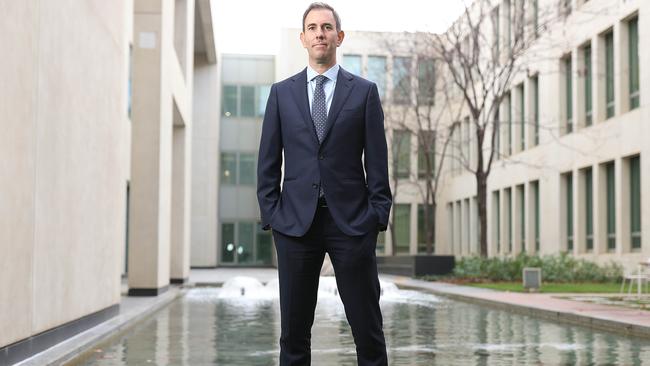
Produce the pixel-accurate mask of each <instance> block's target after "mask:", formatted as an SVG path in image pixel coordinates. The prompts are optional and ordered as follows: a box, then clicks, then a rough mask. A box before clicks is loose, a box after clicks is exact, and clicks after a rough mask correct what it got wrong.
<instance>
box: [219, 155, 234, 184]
mask: <svg viewBox="0 0 650 366" xmlns="http://www.w3.org/2000/svg"><path fill="white" fill-rule="evenodd" d="M221 184H237V153H229V152H223V153H221Z"/></svg>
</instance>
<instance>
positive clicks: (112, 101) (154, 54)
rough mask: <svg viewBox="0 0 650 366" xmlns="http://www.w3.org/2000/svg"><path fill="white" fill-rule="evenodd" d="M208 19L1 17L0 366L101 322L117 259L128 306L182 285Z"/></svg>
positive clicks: (191, 8) (149, 14)
mask: <svg viewBox="0 0 650 366" xmlns="http://www.w3.org/2000/svg"><path fill="white" fill-rule="evenodd" d="M211 7H212V5H211V2H210V0H196V1H193V0H175V1H171V0H158V1H144V0H135V1H129V0H123V1H111V2H106V1H94V0H93V1H83V2H77V1H56V2H51V1H39V0H29V1H0V17H1V18H2V22H0V31H1V35H0V40H2V44H3V45H5V46H6V49H7V50H10V52H7V53H6V54H5V55H4V57H3V58H2V60H1V61H0V83H1V84H2V85H3V86H4V87H3V88H2V92H1V93H2V97H0V116H1V117H0V123H1V125H2V127H3V130H4V132H3V133H2V137H0V141H1V142H0V151H1V156H2V157H1V158H0V167H1V168H2V171H3V174H2V175H1V176H0V192H1V193H2V197H3V198H2V204H0V225H1V228H0V250H2V252H3V253H4V254H3V255H2V256H0V283H1V284H2V289H3V291H2V294H1V295H0V329H1V331H0V364H12V363H14V362H16V361H18V360H20V359H24V358H26V357H28V356H30V355H31V354H34V353H36V352H39V351H41V350H43V349H45V348H48V347H50V346H51V345H53V344H54V343H56V342H58V341H60V340H61V339H65V338H66V337H69V336H71V335H73V334H76V333H78V332H80V331H81V330H83V329H87V328H89V327H91V326H93V325H95V324H97V323H99V322H101V321H103V320H105V319H107V318H110V317H112V316H115V315H116V314H117V312H118V311H119V303H120V299H121V274H122V273H123V272H124V270H125V267H126V266H125V263H126V261H127V260H126V258H127V254H128V270H127V275H128V286H129V292H130V293H131V294H140V295H153V294H157V293H159V292H160V291H162V290H164V289H165V288H166V287H167V286H168V285H169V283H170V281H182V280H184V279H186V278H187V277H188V271H189V240H190V196H191V195H190V191H191V152H192V138H191V137H192V122H193V119H195V118H197V117H195V116H196V115H198V116H201V117H199V118H209V117H203V113H204V109H209V107H204V106H202V104H201V103H200V102H197V103H194V100H195V99H197V98H203V97H205V98H215V99H216V91H217V89H216V86H215V87H213V88H210V87H206V86H204V85H203V83H202V82H199V83H197V85H199V86H200V87H199V89H198V90H197V91H196V92H194V93H193V91H194V87H195V86H194V85H195V84H194V83H193V79H194V77H195V76H197V77H199V78H203V77H204V75H209V74H210V73H211V70H214V69H216V64H215V62H216V57H215V54H216V50H215V46H214V36H213V28H212V11H211ZM195 53H196V65H197V66H196V67H195ZM195 70H196V71H197V72H196V74H194V71H195ZM212 73H213V71H212ZM193 94H194V95H193ZM193 108H196V109H197V111H198V112H197V113H194V111H193ZM127 217H128V220H127ZM127 221H128V222H127ZM127 238H128V240H127ZM127 242H128V244H127ZM125 248H126V249H125Z"/></svg>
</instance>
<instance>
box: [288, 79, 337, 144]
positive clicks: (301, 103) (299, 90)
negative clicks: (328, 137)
mask: <svg viewBox="0 0 650 366" xmlns="http://www.w3.org/2000/svg"><path fill="white" fill-rule="evenodd" d="M291 80H293V87H292V88H291V91H292V94H293V98H294V100H295V101H296V105H298V109H299V110H300V113H301V114H302V121H303V122H304V123H305V125H306V126H307V128H308V129H309V130H311V131H312V132H313V133H312V136H313V137H314V140H315V141H316V143H317V144H318V135H317V134H316V127H314V122H313V121H312V119H311V112H310V111H309V100H308V99H307V98H308V97H307V68H305V69H304V70H302V71H301V72H299V73H298V74H296V75H294V76H293V78H292V79H291ZM335 95H336V94H335Z"/></svg>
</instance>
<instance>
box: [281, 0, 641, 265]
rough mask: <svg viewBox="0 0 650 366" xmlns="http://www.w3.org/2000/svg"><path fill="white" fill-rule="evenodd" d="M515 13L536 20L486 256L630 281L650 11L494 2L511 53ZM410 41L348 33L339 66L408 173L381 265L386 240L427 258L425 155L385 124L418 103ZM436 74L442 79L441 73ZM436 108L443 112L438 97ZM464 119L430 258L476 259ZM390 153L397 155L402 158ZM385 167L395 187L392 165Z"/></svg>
mask: <svg viewBox="0 0 650 366" xmlns="http://www.w3.org/2000/svg"><path fill="white" fill-rule="evenodd" d="M511 6H512V7H513V8H512V9H510V7H511ZM521 6H523V9H525V10H524V11H525V12H526V13H525V15H524V16H525V17H526V19H531V22H533V21H535V19H537V20H536V21H537V23H536V24H537V25H538V27H537V28H534V29H536V32H535V31H534V30H528V31H527V32H534V33H530V34H535V33H536V35H535V37H537V38H536V40H535V41H534V42H533V43H532V47H531V48H530V49H529V50H528V51H527V52H526V53H525V54H524V56H523V58H522V60H524V61H523V62H526V70H525V71H524V72H520V73H517V74H516V75H514V80H513V82H512V90H510V93H509V97H508V98H506V100H505V101H504V103H503V105H502V107H501V108H500V111H499V112H500V113H499V116H500V118H499V120H500V123H501V126H502V128H501V131H500V133H499V136H500V138H499V146H498V147H497V149H498V151H499V159H498V161H497V162H496V163H495V166H494V168H493V171H492V172H491V175H490V177H489V180H488V215H487V216H488V225H487V226H488V246H489V255H515V254H517V253H519V252H521V251H522V250H525V251H526V252H529V253H540V254H552V253H558V252H569V253H572V254H573V255H575V256H578V257H583V258H587V259H590V260H595V261H598V262H607V261H609V260H614V261H617V262H619V263H622V264H624V265H625V267H626V268H628V269H630V270H631V269H633V268H636V263H637V262H639V261H640V260H645V259H647V258H648V257H650V240H649V238H648V235H645V234H644V232H645V233H646V234H647V230H648V228H650V217H648V214H647V213H648V212H650V197H648V195H647V194H644V192H643V187H644V185H643V184H642V182H645V181H648V179H650V176H649V175H648V174H650V173H649V172H650V161H649V159H644V158H643V156H645V155H647V154H649V153H650V151H648V146H649V145H648V144H647V143H645V144H644V141H648V138H650V135H649V133H650V129H648V128H647V127H645V126H644V121H647V120H648V119H649V118H650V110H649V109H648V103H649V102H650V100H649V97H648V93H647V92H644V91H645V90H646V89H648V88H650V73H648V72H646V71H647V70H646V69H645V68H644V67H643V65H648V64H650V53H648V52H643V45H644V42H643V39H645V38H644V37H646V36H647V35H648V34H650V22H648V21H646V20H647V18H648V17H650V3H647V2H644V1H641V0H628V1H624V2H620V1H614V0H589V1H583V0H567V1H557V0H538V1H524V0H503V1H492V2H491V3H490V5H489V7H490V9H489V14H491V15H492V16H494V14H496V19H498V21H497V23H498V24H499V28H498V29H499V30H498V31H496V30H495V29H493V28H491V29H488V30H486V34H492V35H494V34H496V35H497V38H498V39H499V40H500V42H501V44H502V45H503V44H506V43H505V42H506V40H507V39H508V37H510V36H511V35H512V34H511V33H509V32H512V29H511V28H510V27H509V24H511V23H512V22H514V21H515V20H514V17H515V8H516V7H521ZM497 8H499V10H496V9H497ZM459 21H460V20H459ZM485 23H487V24H491V22H489V21H486V22H485ZM495 31H496V33H493V32H495ZM299 32H300V30H299V29H290V30H285V31H284V33H283V36H282V37H283V43H282V47H281V48H280V53H279V55H278V56H277V62H276V74H277V75H278V80H280V79H282V78H284V77H287V76H289V75H291V74H292V73H294V72H296V70H300V69H301V68H302V67H304V66H305V64H306V57H305V56H304V50H303V49H302V48H301V46H300V44H299V43H298V42H297V41H296V34H298V33H299ZM420 36H421V35H420ZM424 36H426V35H424ZM416 37H418V35H415V34H395V33H375V32H354V31H348V32H346V38H345V40H344V42H343V45H342V46H341V47H340V48H339V53H338V60H339V62H340V63H341V64H342V65H343V67H344V68H346V69H347V70H349V71H351V72H353V73H355V74H357V75H360V76H362V77H365V78H367V79H369V80H372V81H374V82H376V83H377V84H378V87H379V89H380V92H381V93H382V100H383V105H384V109H385V111H386V113H387V119H386V121H387V123H386V135H387V141H388V142H389V150H391V151H389V157H391V158H392V157H393V156H395V154H393V152H397V151H396V150H397V149H399V152H398V154H397V155H400V156H402V155H404V157H403V158H401V159H400V162H399V164H397V165H396V166H397V169H400V170H403V172H398V173H399V174H398V176H399V180H398V183H399V184H397V186H396V187H395V186H394V187H393V190H394V193H396V194H395V202H394V203H395V206H394V207H393V211H392V215H393V216H394V217H395V226H394V230H395V231H396V232H395V233H394V235H393V234H392V233H391V230H389V231H388V232H387V235H385V237H383V238H382V237H380V243H379V244H378V250H379V252H380V253H384V254H387V255H390V254H394V253H392V252H391V245H390V244H391V241H392V238H393V237H395V239H396V240H397V242H396V251H397V253H395V254H402V253H403V254H416V253H422V252H424V246H423V245H422V243H423V241H424V240H423V239H422V238H423V233H422V232H423V230H422V227H423V219H422V218H423V215H422V206H421V203H422V202H423V198H422V197H423V196H422V194H421V192H422V189H421V186H422V182H421V180H420V179H419V172H420V170H421V167H420V166H419V165H420V164H421V161H422V160H421V155H422V154H421V152H420V151H418V143H417V140H416V136H414V135H413V134H412V133H411V134H409V133H406V134H404V133H403V132H404V131H401V130H402V127H401V126H400V125H396V124H395V123H394V122H391V121H395V118H390V116H389V114H390V113H394V112H395V111H396V110H397V111H399V108H396V104H402V105H403V104H404V103H403V101H399V103H396V98H401V97H400V95H399V91H398V87H399V86H400V85H401V83H406V85H409V86H410V88H411V89H412V92H410V93H409V95H408V98H407V103H413V102H414V100H415V98H417V97H419V96H420V93H421V90H420V89H419V88H418V87H419V84H420V80H418V79H419V76H418V75H419V73H418V71H419V70H420V67H421V65H422V61H426V60H421V59H419V57H418V56H417V52H414V48H413V45H414V44H418V42H415V41H414V40H416ZM493 38H494V37H493ZM488 40H489V38H488ZM488 40H486V42H487V41H488ZM492 41H493V40H492ZM387 45H393V47H389V46H387ZM434 58H435V57H434ZM435 71H436V72H438V73H442V72H444V71H443V70H442V68H441V66H440V64H439V63H438V64H436V66H435ZM402 96H403V95H402ZM409 98H410V99H409ZM435 98H436V99H435V101H436V105H441V104H442V103H440V99H441V97H440V96H439V95H436V96H435ZM467 113H468V112H467V111H465V112H462V113H461V114H460V115H459V120H460V121H464V123H461V124H460V125H461V126H460V129H459V130H458V131H457V133H456V134H455V135H454V137H453V139H452V141H451V145H450V146H451V149H450V153H451V154H449V155H447V158H446V160H445V162H444V164H445V165H444V166H443V167H444V170H443V176H442V183H441V186H440V190H439V192H438V196H437V201H438V207H437V209H436V214H435V222H436V225H435V226H436V231H435V252H436V253H438V254H454V255H457V256H466V255H472V254H477V253H478V251H479V250H478V235H479V226H478V210H477V202H476V180H475V178H474V175H473V174H471V173H469V172H466V171H464V170H463V169H462V168H461V166H460V164H459V163H458V162H457V160H458V159H457V157H458V155H459V153H460V151H461V149H463V155H464V156H469V157H470V161H472V162H474V163H475V160H472V159H475V157H476V152H475V140H474V137H473V136H474V134H473V133H474V130H473V129H472V128H471V127H470V124H469V120H468V118H467V117H468V114H467ZM411 118H412V117H411ZM408 123H410V122H409V121H408V119H407V121H406V124H408ZM446 123H447V124H449V123H451V120H449V119H447V121H446ZM536 131H537V132H536ZM397 141H401V142H402V143H401V144H400V146H401V147H399V148H398V147H397ZM404 142H406V144H404ZM439 145H442V144H441V143H440V144H437V145H436V146H435V147H434V149H435V151H436V159H435V160H436V164H440V163H441V161H440V159H441V158H442V156H441V149H442V147H441V146H439ZM464 149H466V150H464ZM389 167H390V168H389V169H391V176H392V175H393V172H392V170H394V167H395V165H394V164H393V162H392V161H391V164H389ZM384 244H386V245H384Z"/></svg>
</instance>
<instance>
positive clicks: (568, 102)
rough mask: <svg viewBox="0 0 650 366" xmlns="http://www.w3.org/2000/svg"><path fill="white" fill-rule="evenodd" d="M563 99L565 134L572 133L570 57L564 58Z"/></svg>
mask: <svg viewBox="0 0 650 366" xmlns="http://www.w3.org/2000/svg"><path fill="white" fill-rule="evenodd" d="M564 97H565V98H566V99H565V105H566V132H567V133H571V132H573V73H572V62H571V55H568V56H566V57H565V58H564Z"/></svg>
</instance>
